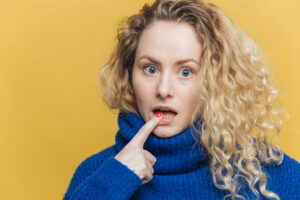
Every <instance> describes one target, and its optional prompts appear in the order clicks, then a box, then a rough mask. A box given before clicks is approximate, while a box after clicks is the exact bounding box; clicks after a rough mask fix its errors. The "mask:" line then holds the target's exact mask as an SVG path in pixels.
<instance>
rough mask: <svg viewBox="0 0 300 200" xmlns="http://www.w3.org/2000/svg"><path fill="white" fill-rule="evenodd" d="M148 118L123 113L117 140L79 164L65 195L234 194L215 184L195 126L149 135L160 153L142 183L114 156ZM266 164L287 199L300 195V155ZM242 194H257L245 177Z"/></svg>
mask: <svg viewBox="0 0 300 200" xmlns="http://www.w3.org/2000/svg"><path fill="white" fill-rule="evenodd" d="M144 123H145V122H144V121H143V119H142V118H141V117H140V116H138V115H136V114H133V113H120V114H119V116H118V124H119V128H120V129H119V131H118V132H117V134H116V136H115V144H114V145H112V146H109V147H108V148H106V149H104V150H102V151H100V152H98V153H96V154H94V155H92V156H90V157H88V158H87V159H85V160H84V161H83V162H82V163H81V164H80V165H79V166H78V167H77V169H76V170H75V173H74V175H73V177H72V179H71V181H70V184H69V187H68V190H67V192H66V193H65V194H64V197H63V200H92V199H93V200H98V199H99V200H103V199H107V200H127V199H130V200H136V199H143V200H158V199H159V200H185V199H187V200H200V199H203V200H204V199H205V200H208V199H209V200H213V199H223V198H224V196H225V195H226V194H229V192H228V191H225V190H220V189H218V188H216V187H215V186H214V184H213V181H212V175H211V172H210V169H209V156H208V153H207V151H206V150H205V148H204V147H203V146H202V145H201V144H200V143H199V142H197V143H195V141H196V140H195V138H194V136H196V135H194V134H193V131H192V129H191V128H189V129H186V130H184V131H182V132H181V133H179V134H178V135H175V136H173V137H169V138H159V137H157V136H155V135H154V134H153V133H151V134H150V135H149V137H148V139H147V141H146V142H145V144H144V149H145V150H147V151H149V152H151V153H152V154H153V155H154V156H155V157H156V163H155V164H154V166H153V169H154V174H153V178H152V180H151V181H149V182H148V183H146V184H142V180H141V179H140V178H139V176H137V175H136V174H135V173H134V172H133V171H131V170H130V169H129V168H128V167H127V166H125V165H123V164H122V163H121V162H119V161H118V160H116V159H115V158H114V156H115V155H116V154H117V153H118V152H119V151H121V150H122V148H123V147H124V146H125V145H126V144H127V143H128V142H129V141H130V140H131V139H132V138H133V136H134V135H135V134H136V133H137V132H138V130H139V129H140V128H141V127H142V126H143V125H144ZM262 169H263V171H264V172H265V173H266V175H267V181H268V182H267V189H269V190H271V191H273V192H275V193H277V194H278V195H279V197H280V198H281V199H282V200H289V199H290V200H300V164H299V163H298V162H297V161H296V160H294V159H292V158H290V157H289V156H287V155H286V154H285V155H284V159H283V162H282V164H281V165H279V166H277V165H275V164H272V165H268V166H262ZM240 181H242V180H240ZM239 194H241V195H243V196H244V197H246V199H255V195H254V193H253V192H252V191H251V190H250V189H248V187H247V185H246V184H245V182H241V187H240V190H239ZM260 199H267V198H263V197H262V196H260Z"/></svg>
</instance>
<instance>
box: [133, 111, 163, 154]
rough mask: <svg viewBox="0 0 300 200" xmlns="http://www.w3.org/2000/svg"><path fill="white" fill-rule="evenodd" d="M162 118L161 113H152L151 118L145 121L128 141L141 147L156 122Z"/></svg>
mask: <svg viewBox="0 0 300 200" xmlns="http://www.w3.org/2000/svg"><path fill="white" fill-rule="evenodd" d="M161 119H162V113H161V115H160V116H159V115H154V116H153V117H152V119H150V120H149V121H147V122H146V123H145V124H144V126H142V128H141V129H140V130H139V131H138V132H137V134H136V135H135V136H134V137H133V138H132V139H131V140H130V142H129V143H131V144H134V145H138V146H140V147H142V148H143V146H144V143H145V142H146V140H147V138H148V136H149V135H150V133H151V131H152V130H153V129H154V128H155V126H156V125H157V124H158V122H159V121H160V120H161Z"/></svg>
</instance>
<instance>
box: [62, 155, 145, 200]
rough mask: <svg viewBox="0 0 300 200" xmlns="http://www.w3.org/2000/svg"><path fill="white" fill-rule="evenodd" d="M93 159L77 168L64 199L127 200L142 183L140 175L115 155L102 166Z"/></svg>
mask: <svg viewBox="0 0 300 200" xmlns="http://www.w3.org/2000/svg"><path fill="white" fill-rule="evenodd" d="M93 161H94V160H91V159H89V161H88V163H86V164H84V163H82V164H81V165H80V166H79V167H78V168H77V170H76V171H75V173H74V176H73V178H72V180H71V183H70V186H69V188H68V190H67V192H66V194H65V195H64V198H63V200H83V199H84V200H89V199H99V200H100V199H110V200H114V199H116V200H117V199H118V200H127V199H130V197H131V196H132V195H133V193H134V192H135V191H136V190H137V189H138V188H139V187H140V186H141V185H142V180H141V179H140V178H139V176H137V175H136V174H135V173H134V172H133V171H131V170H130V169H129V168H128V167H127V166H125V165H123V164H122V163H121V162H119V161H118V160H116V159H115V158H114V157H113V156H110V157H109V158H108V159H106V160H105V161H104V162H103V163H102V164H101V165H100V166H99V165H97V163H94V162H93ZM96 165H97V166H99V167H98V168H97V167H95V166H96ZM93 168H95V169H93ZM91 171H92V173H91Z"/></svg>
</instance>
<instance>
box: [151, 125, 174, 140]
mask: <svg viewBox="0 0 300 200" xmlns="http://www.w3.org/2000/svg"><path fill="white" fill-rule="evenodd" d="M160 126H161V125H160ZM152 132H153V134H154V135H156V136H157V137H160V138H169V137H172V136H175V135H177V134H178V133H179V132H178V131H176V130H174V129H172V128H170V127H156V128H155V129H154V130H153V131H152Z"/></svg>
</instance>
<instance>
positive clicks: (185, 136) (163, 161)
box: [115, 112, 208, 174]
mask: <svg viewBox="0 0 300 200" xmlns="http://www.w3.org/2000/svg"><path fill="white" fill-rule="evenodd" d="M118 124H119V128H120V129H119V131H118V133H117V135H116V138H115V140H116V148H117V150H118V151H121V150H122V149H123V147H124V146H126V144H127V143H128V142H129V141H130V140H131V139H132V138H133V137H134V136H135V134H136V133H137V132H138V131H139V130H140V128H141V127H142V126H143V125H144V124H145V121H144V120H143V119H142V118H141V117H140V116H139V115H137V114H134V113H125V112H121V113H119V116H118ZM195 125H196V123H195ZM200 127H201V126H199V125H198V126H196V128H197V129H198V128H200ZM198 130H199V129H198ZM144 149H145V150H147V151H149V152H150V153H151V154H152V155H153V156H155V158H156V163H155V165H154V166H153V168H154V171H155V173H156V174H170V173H186V172H189V171H193V170H195V169H197V168H199V167H200V165H202V164H203V163H205V162H207V160H208V153H207V151H206V149H205V148H204V146H203V145H201V141H200V137H199V133H196V132H195V131H194V130H193V128H192V126H191V127H189V128H187V129H185V130H183V131H182V132H180V133H178V134H177V135H175V136H172V137H169V138H160V137H157V136H156V135H154V134H153V133H151V134H150V135H149V137H148V138H147V140H146V142H145V144H144Z"/></svg>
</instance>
